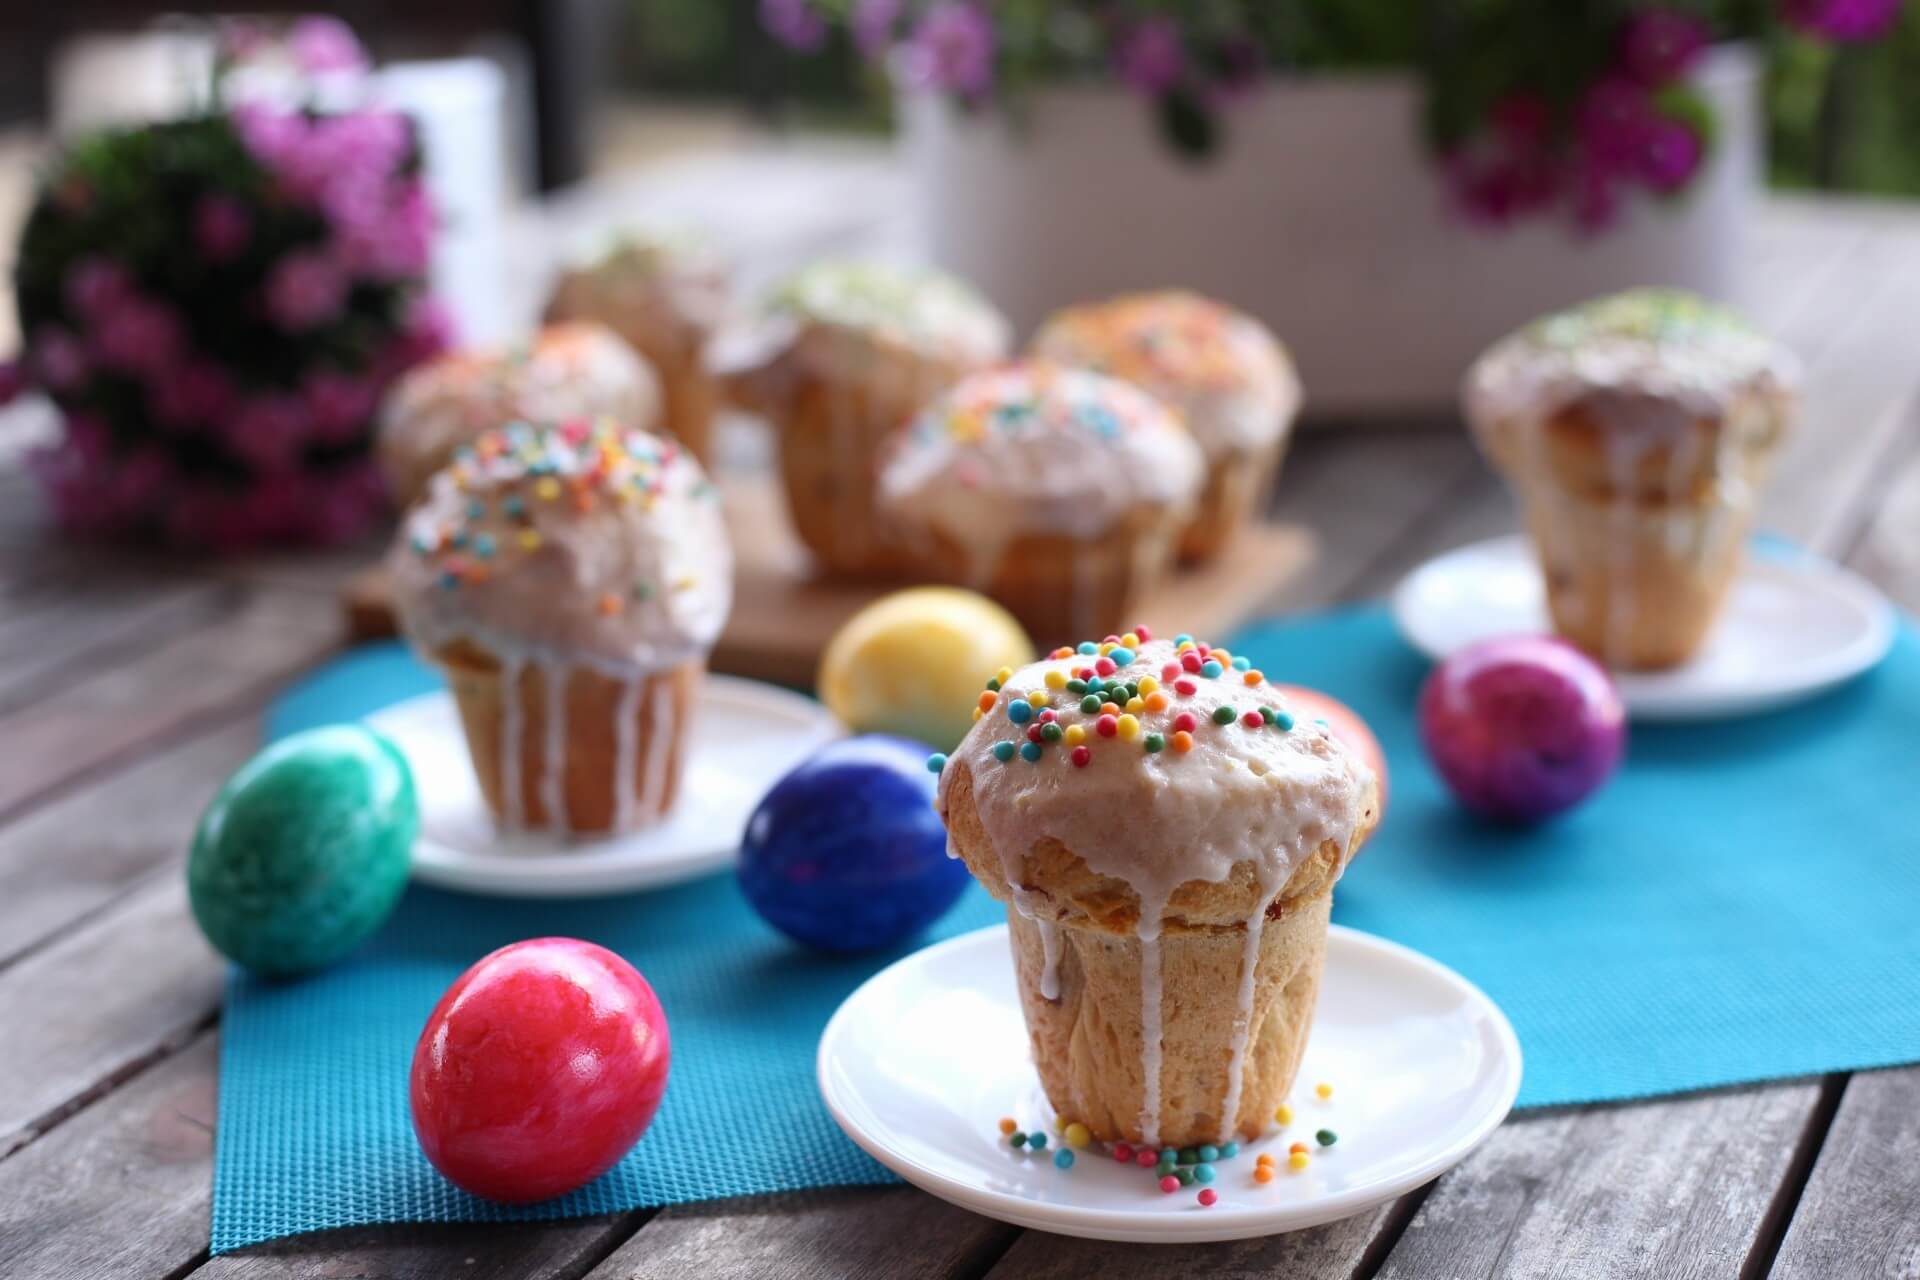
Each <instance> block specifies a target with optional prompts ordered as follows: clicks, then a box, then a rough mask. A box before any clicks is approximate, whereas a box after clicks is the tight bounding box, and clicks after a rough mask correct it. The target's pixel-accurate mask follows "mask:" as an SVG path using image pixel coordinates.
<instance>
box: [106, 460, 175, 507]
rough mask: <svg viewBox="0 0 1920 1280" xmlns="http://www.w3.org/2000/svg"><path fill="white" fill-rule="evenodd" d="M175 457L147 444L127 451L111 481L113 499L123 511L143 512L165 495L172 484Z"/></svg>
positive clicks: (116, 505)
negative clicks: (170, 456)
mask: <svg viewBox="0 0 1920 1280" xmlns="http://www.w3.org/2000/svg"><path fill="white" fill-rule="evenodd" d="M174 479H175V472H174V467H173V460H172V459H171V458H169V457H168V456H167V455H166V454H165V453H163V452H162V451H161V450H159V449H154V448H146V449H140V450H137V451H135V452H133V453H130V454H128V455H127V456H126V457H125V458H123V459H121V461H120V465H119V467H118V469H117V470H115V472H114V473H113V475H112V478H111V480H109V481H108V483H110V484H111V486H112V498H111V502H112V505H113V506H114V507H116V508H117V509H118V510H120V511H122V512H127V513H134V512H138V513H139V514H140V515H142V516H144V515H145V514H146V513H147V512H148V511H150V510H151V509H152V508H153V507H155V506H157V505H158V504H159V503H160V502H161V500H163V499H164V498H165V497H166V493H167V490H168V489H170V488H171V487H172V486H173V483H174Z"/></svg>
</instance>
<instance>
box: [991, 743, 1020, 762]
mask: <svg viewBox="0 0 1920 1280" xmlns="http://www.w3.org/2000/svg"><path fill="white" fill-rule="evenodd" d="M1015 750H1016V748H1015V747H1014V745H1013V744H1012V743H1011V742H996V743H994V744H993V758H994V759H995V760H998V761H999V762H1000V763H1001V764H1005V763H1006V762H1007V761H1009V760H1011V759H1013V753H1014V751H1015Z"/></svg>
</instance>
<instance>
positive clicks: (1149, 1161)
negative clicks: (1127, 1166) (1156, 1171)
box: [1133, 1147, 1160, 1169]
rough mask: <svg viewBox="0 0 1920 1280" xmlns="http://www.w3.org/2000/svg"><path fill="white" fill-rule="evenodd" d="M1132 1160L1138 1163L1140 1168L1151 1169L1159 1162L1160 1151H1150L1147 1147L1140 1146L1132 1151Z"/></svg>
mask: <svg viewBox="0 0 1920 1280" xmlns="http://www.w3.org/2000/svg"><path fill="white" fill-rule="evenodd" d="M1133 1162H1134V1163H1135V1164H1137V1165H1139V1166H1140V1167H1141V1168H1142V1169H1151V1168H1153V1166H1154V1165H1156V1164H1159V1163H1160V1153H1159V1152H1157V1151H1150V1150H1148V1149H1147V1148H1145V1147H1142V1148H1140V1150H1138V1151H1136V1152H1134V1153H1133Z"/></svg>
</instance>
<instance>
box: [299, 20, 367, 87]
mask: <svg viewBox="0 0 1920 1280" xmlns="http://www.w3.org/2000/svg"><path fill="white" fill-rule="evenodd" d="M287 48H288V50H289V51H290V52H291V53H292V54H293V61H294V65H296V66H298V67H299V68H300V69H301V70H302V71H304V72H306V73H307V74H309V75H322V74H325V73H327V72H332V71H365V70H366V69H367V51H366V50H365V49H363V48H361V46H360V39H359V37H358V36H356V35H354V34H353V28H352V27H350V26H348V25H347V24H346V23H344V22H342V21H340V19H338V18H334V17H329V16H327V15H325V14H310V15H308V16H307V17H304V18H300V19H298V20H296V21H295V22H294V24H293V29H292V30H291V31H289V32H288V33H287Z"/></svg>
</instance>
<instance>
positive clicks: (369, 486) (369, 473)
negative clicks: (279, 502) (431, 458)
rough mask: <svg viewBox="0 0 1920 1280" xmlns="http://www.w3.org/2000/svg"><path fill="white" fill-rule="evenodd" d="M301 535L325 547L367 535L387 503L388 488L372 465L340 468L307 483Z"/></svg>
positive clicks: (313, 478)
mask: <svg viewBox="0 0 1920 1280" xmlns="http://www.w3.org/2000/svg"><path fill="white" fill-rule="evenodd" d="M305 488H306V496H305V499H304V501H302V502H301V503H300V505H299V506H298V507H297V508H295V510H297V511H298V512H299V516H300V520H301V526H300V529H299V532H300V533H301V534H303V535H304V536H306V537H308V538H310V539H312V540H313V541H315V542H318V543H320V544H321V545H323V546H326V545H334V546H337V545H338V544H340V543H343V542H348V541H350V540H352V539H353V538H355V537H357V536H358V535H359V534H361V533H363V532H364V531H365V530H366V529H367V528H368V527H369V526H370V525H372V523H373V522H374V520H375V519H376V518H377V517H378V516H379V514H380V512H381V511H382V510H383V509H384V508H385V506H386V502H387V494H386V486H385V484H384V483H383V482H382V481H381V479H380V473H379V471H378V470H377V469H376V468H375V467H374V466H373V464H372V463H370V462H366V461H360V462H356V463H352V464H349V465H346V466H341V467H336V468H335V469H334V470H333V471H332V472H331V473H330V474H328V475H324V476H314V477H312V478H310V479H308V480H307V481H306V485H305Z"/></svg>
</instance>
